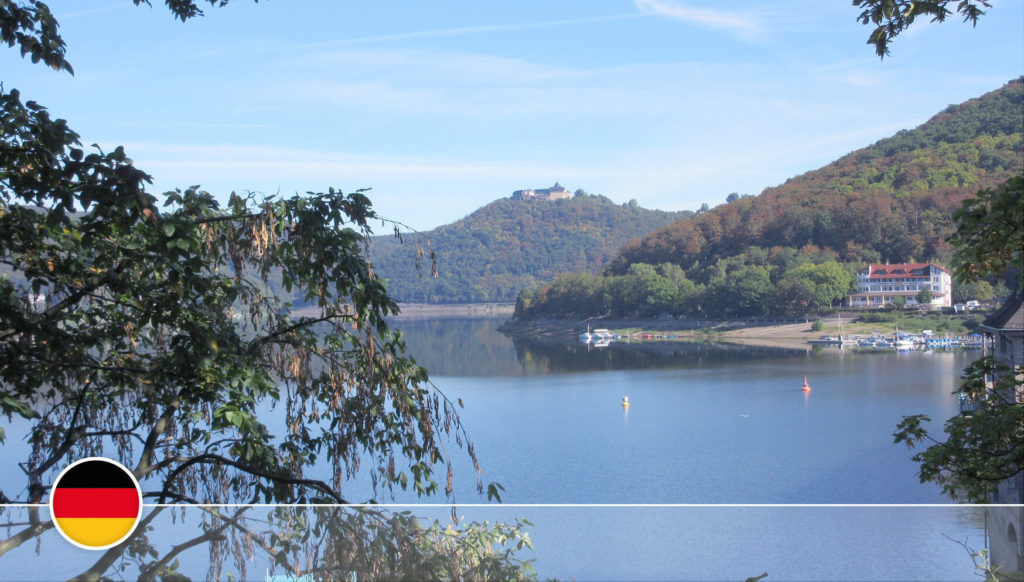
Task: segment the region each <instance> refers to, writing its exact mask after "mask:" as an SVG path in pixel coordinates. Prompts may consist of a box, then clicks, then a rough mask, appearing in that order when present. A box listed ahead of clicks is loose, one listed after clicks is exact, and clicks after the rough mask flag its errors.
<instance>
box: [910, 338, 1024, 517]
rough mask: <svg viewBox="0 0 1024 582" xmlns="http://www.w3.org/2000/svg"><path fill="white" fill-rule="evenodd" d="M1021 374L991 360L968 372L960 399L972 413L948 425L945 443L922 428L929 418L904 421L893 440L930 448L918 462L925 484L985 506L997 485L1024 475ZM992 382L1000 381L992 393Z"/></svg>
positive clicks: (983, 360) (1022, 370) (1023, 369)
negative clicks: (1019, 396) (1018, 399)
mask: <svg viewBox="0 0 1024 582" xmlns="http://www.w3.org/2000/svg"><path fill="white" fill-rule="evenodd" d="M1014 374H1016V376H1015V375H1014ZM1022 374H1024V367H1018V368H1017V370H1010V369H1009V368H1008V367H1007V366H1004V365H1000V364H998V363H997V362H995V360H994V358H992V357H991V356H987V357H984V358H981V359H979V360H976V361H974V362H973V363H972V364H971V365H970V366H968V367H967V369H966V370H965V373H964V383H963V386H962V387H961V388H960V394H961V397H962V398H963V399H965V400H966V401H967V402H968V403H969V406H968V409H969V412H968V413H967V414H960V415H957V416H954V417H953V418H951V419H949V420H948V421H946V425H945V427H944V432H945V436H946V440H945V441H939V440H937V439H936V438H935V437H933V436H931V434H930V433H929V431H928V430H927V429H925V428H924V427H923V424H924V423H926V422H929V421H930V420H931V419H930V418H929V417H928V416H926V415H923V414H919V415H915V416H908V417H904V418H903V421H902V422H900V424H899V425H898V426H897V431H896V432H895V433H894V435H893V436H894V437H895V438H896V442H904V443H906V444H907V446H908V447H914V446H916V445H917V444H918V443H931V445H930V446H929V447H928V448H927V449H925V450H924V451H921V452H919V453H917V454H915V455H914V457H913V459H914V461H915V462H917V463H918V464H920V466H921V471H920V477H921V482H922V483H924V482H926V481H932V482H934V483H937V484H939V485H941V486H942V489H943V491H944V492H945V493H947V494H949V495H950V496H952V497H961V496H962V497H964V498H966V499H967V500H968V501H971V502H975V503H984V502H986V501H987V500H988V499H987V495H988V492H989V491H990V490H991V489H992V488H993V487H994V486H995V485H996V483H998V482H999V481H1001V480H1003V479H1006V478H1008V477H1012V476H1014V475H1017V474H1018V473H1020V472H1021V471H1022V470H1024V468H1022V464H1024V406H1022V405H1021V404H1020V403H1019V402H1016V400H1015V397H1014V395H1015V394H1016V390H1018V389H1019V386H1020V380H1019V378H1021V375H1022ZM990 377H995V378H997V381H996V383H995V385H994V386H992V387H991V388H990V387H989V386H988V385H987V382H986V379H987V378H990Z"/></svg>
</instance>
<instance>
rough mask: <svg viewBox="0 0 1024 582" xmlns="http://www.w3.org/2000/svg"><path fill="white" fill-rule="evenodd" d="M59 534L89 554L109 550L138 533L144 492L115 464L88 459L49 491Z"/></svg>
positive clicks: (75, 465)
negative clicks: (89, 552)
mask: <svg viewBox="0 0 1024 582" xmlns="http://www.w3.org/2000/svg"><path fill="white" fill-rule="evenodd" d="M50 515H51V516H52V517H53V522H54V523H55V524H56V525H57V531H59V532H60V533H61V535H62V536H64V539H66V540H68V541H69V542H71V543H72V544H75V545H76V546H78V547H80V548H85V549H87V550H106V549H108V548H112V547H114V546H116V545H117V544H119V543H121V542H123V541H124V540H125V539H127V538H128V536H130V535H131V534H132V532H133V531H135V526H137V525H138V524H139V517H141V516H142V489H141V488H140V487H139V482H138V481H136V480H135V475H132V472H131V471H129V470H128V469H126V468H125V467H124V465H122V464H121V463H118V462H116V461H111V460H110V459H104V458H102V457H89V458H87V459H82V460H80V461H75V462H74V463H72V464H71V465H69V466H68V467H67V468H66V469H64V470H63V471H61V473H60V475H58V476H57V480H56V481H55V482H54V484H53V488H52V489H51V490H50Z"/></svg>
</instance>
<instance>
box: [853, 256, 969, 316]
mask: <svg viewBox="0 0 1024 582" xmlns="http://www.w3.org/2000/svg"><path fill="white" fill-rule="evenodd" d="M923 289H928V290H930V291H931V292H932V297H934V299H932V302H931V303H930V305H931V306H933V307H951V306H952V305H953V277H952V276H951V275H950V273H949V271H947V270H946V269H943V268H942V267H940V266H938V265H936V264H935V263H905V264H900V265H868V266H867V267H865V268H863V269H861V270H860V271H858V272H857V292H856V293H852V294H851V295H850V296H849V297H847V304H848V305H849V306H850V307H882V306H884V305H888V304H891V303H892V301H893V299H895V298H896V297H903V298H904V299H906V302H907V305H917V295H918V293H920V292H921V291H922V290H923Z"/></svg>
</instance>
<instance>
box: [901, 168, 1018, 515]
mask: <svg viewBox="0 0 1024 582" xmlns="http://www.w3.org/2000/svg"><path fill="white" fill-rule="evenodd" d="M1020 192H1021V178H1020V177H1015V178H1012V179H1010V180H1009V181H1007V182H1006V183H1005V184H1003V185H1002V186H1000V187H998V188H995V189H994V190H982V191H980V192H979V193H978V196H977V197H976V198H972V199H968V200H965V201H964V203H963V207H962V208H961V210H960V211H959V212H958V213H957V219H958V224H957V230H956V233H955V235H953V236H952V237H951V242H952V243H953V245H954V246H955V248H956V254H955V260H956V264H955V265H954V268H953V271H954V275H955V276H956V278H957V279H958V280H961V281H977V280H979V278H980V277H984V276H990V275H992V274H993V271H994V270H998V269H1005V268H1007V266H1008V265H1011V264H1014V263H1019V261H1020V256H1021V228H1022V226H1021V224H1020V223H1019V222H1012V221H1010V220H1009V217H1012V216H1014V215H1015V214H1016V216H1017V217H1018V218H1019V217H1020V213H1021V209H1020V199H1021V195H1020ZM1014 206H1016V208H1014ZM988 210H991V211H992V213H993V215H994V220H993V221H991V222H989V221H987V219H986V217H985V215H986V214H987V211H988ZM979 228H990V229H992V230H991V232H986V233H980V232H976V229H979ZM1007 242H1009V244H1007ZM990 254H991V255H990ZM1017 268H1018V269H1019V267H1017ZM1019 272H1020V271H1019V270H1018V273H1019ZM1018 277H1019V275H1018ZM1020 292H1021V287H1020V284H1019V282H1018V288H1017V290H1016V291H1015V293H1017V294H1019V293H1020ZM989 378H992V379H994V383H993V384H992V385H991V386H990V385H989V384H988V382H987V380H988V379H989ZM964 379H965V381H964V383H963V385H962V386H961V387H960V389H959V391H958V392H959V395H960V398H961V401H962V402H965V403H966V404H967V405H968V406H967V408H966V411H965V413H964V414H961V415H958V416H956V417H953V418H951V419H950V420H948V421H947V422H946V424H945V427H944V432H945V436H946V439H945V440H944V441H939V440H938V439H937V438H935V437H933V436H931V434H930V433H929V431H928V430H927V429H925V428H924V427H923V424H924V423H925V422H927V421H929V420H930V419H929V418H928V417H927V416H925V415H915V416H908V417H904V419H903V421H902V422H901V423H900V424H899V425H898V426H897V431H896V432H895V433H894V435H893V436H894V437H895V439H896V442H904V443H906V444H907V446H909V447H913V446H915V445H917V444H918V443H922V442H930V443H932V444H931V446H929V447H928V448H927V449H926V450H924V451H923V452H920V453H918V454H917V455H915V456H914V460H916V461H917V462H918V463H919V464H920V466H921V470H920V478H921V481H922V482H925V481H932V482H935V483H938V484H940V485H942V487H943V490H944V491H945V492H947V493H949V494H950V495H954V496H957V495H964V496H965V497H966V498H967V499H969V500H971V501H975V502H984V501H987V499H986V497H987V493H988V492H989V491H990V490H991V489H992V488H993V487H994V486H995V484H996V483H997V482H999V481H1000V480H1002V479H1005V478H1007V477H1012V476H1015V475H1017V474H1019V473H1020V472H1021V471H1024V402H1022V401H1021V399H1020V395H1021V394H1022V393H1024V366H1017V368H1016V369H1010V368H1009V367H1008V366H1006V365H1004V364H1000V363H998V362H996V361H995V360H994V359H993V358H992V357H985V358H982V359H980V360H977V361H975V362H974V363H972V364H971V365H970V366H969V367H968V368H967V370H966V373H965V376H964Z"/></svg>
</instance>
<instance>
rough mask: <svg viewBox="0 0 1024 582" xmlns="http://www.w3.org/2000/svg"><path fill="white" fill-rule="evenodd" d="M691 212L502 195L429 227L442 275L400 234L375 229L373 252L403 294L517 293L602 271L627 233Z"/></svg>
mask: <svg viewBox="0 0 1024 582" xmlns="http://www.w3.org/2000/svg"><path fill="white" fill-rule="evenodd" d="M556 186H557V185H556ZM530 192H533V191H530ZM545 192H546V190H545ZM520 194H521V193H520ZM520 198H522V196H520ZM689 214H692V213H680V212H663V211H660V210H647V209H644V208H640V207H639V206H637V205H636V203H635V201H634V202H631V203H629V204H624V205H617V204H615V203H614V202H612V201H611V200H609V199H608V198H605V197H604V196H595V195H590V194H585V193H583V192H580V191H578V192H577V194H576V195H575V196H572V197H569V198H565V199H546V198H543V197H540V198H533V197H527V198H526V199H518V200H510V199H501V200H496V201H494V202H492V203H490V204H488V205H486V206H484V207H482V208H480V209H478V210H476V211H475V212H473V213H472V214H470V215H469V216H467V217H465V218H463V219H461V220H459V221H456V222H454V223H452V224H448V225H445V226H441V227H438V228H436V229H434V230H431V231H429V232H426V233H423V239H425V240H426V241H428V242H429V245H430V248H432V249H433V250H434V252H435V253H436V256H437V269H438V275H439V276H438V277H437V278H436V279H435V278H433V277H431V276H430V262H429V259H425V263H424V266H425V268H424V269H423V270H422V272H420V271H417V269H416V266H415V259H416V253H415V247H414V246H413V245H412V244H401V243H400V242H399V241H398V240H396V239H395V238H394V237H393V236H377V237H374V238H373V240H372V242H371V245H370V259H371V262H372V264H373V267H374V270H375V271H376V272H377V273H378V274H379V275H381V276H382V277H383V278H385V279H386V280H387V286H388V292H389V293H390V294H391V295H392V297H394V298H395V299H397V300H398V301H401V302H414V303H464V302H481V301H514V300H515V298H516V294H517V293H518V292H519V290H520V289H522V288H524V287H529V286H535V285H537V284H538V283H540V282H542V281H547V280H550V279H551V278H552V277H554V276H555V275H557V274H559V273H563V272H566V271H585V272H591V273H596V272H597V271H599V270H600V269H601V268H602V267H603V266H604V265H606V264H607V263H608V261H609V260H610V259H611V258H612V257H613V256H614V255H615V253H616V252H617V251H618V249H619V248H621V247H622V245H623V244H625V243H626V241H628V240H630V239H633V238H638V237H641V236H643V235H645V234H647V233H649V232H651V231H652V230H655V229H657V228H659V227H662V226H665V225H667V224H670V223H672V222H673V221H675V220H677V219H679V218H682V217H684V216H687V215H689ZM406 243H409V240H408V239H406Z"/></svg>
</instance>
